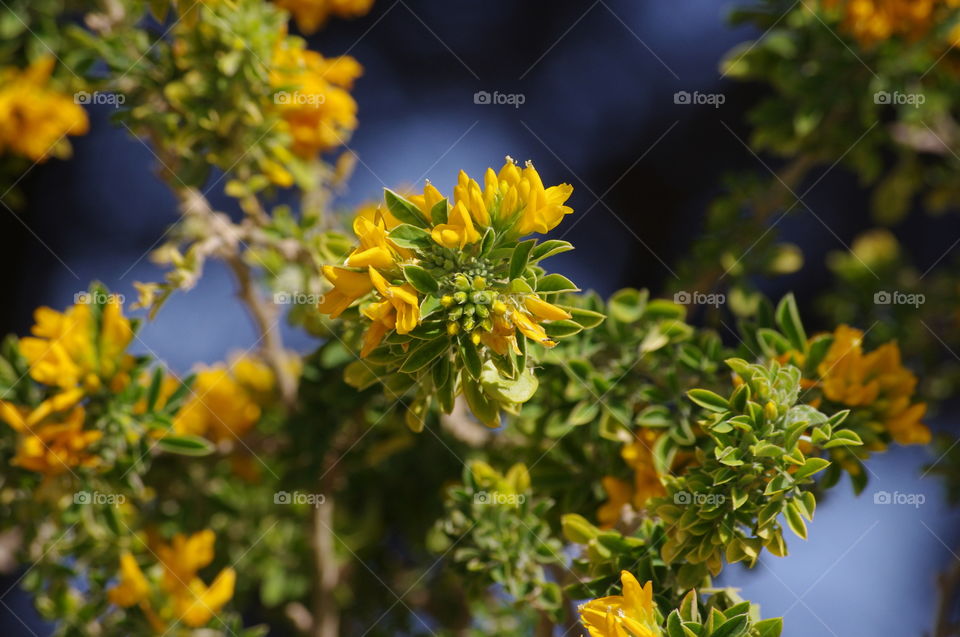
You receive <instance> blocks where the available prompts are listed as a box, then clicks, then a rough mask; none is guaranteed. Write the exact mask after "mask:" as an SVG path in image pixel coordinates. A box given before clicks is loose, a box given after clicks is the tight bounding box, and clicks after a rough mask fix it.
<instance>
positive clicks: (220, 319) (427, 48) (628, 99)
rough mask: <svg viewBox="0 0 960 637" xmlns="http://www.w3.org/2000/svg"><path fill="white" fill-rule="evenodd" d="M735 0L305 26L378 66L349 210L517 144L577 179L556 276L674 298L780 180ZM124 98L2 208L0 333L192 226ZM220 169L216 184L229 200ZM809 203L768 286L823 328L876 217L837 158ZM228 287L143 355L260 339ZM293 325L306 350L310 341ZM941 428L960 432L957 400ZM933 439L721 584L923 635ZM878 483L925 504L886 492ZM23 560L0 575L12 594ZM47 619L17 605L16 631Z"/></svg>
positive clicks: (123, 289)
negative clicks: (781, 551)
mask: <svg viewBox="0 0 960 637" xmlns="http://www.w3.org/2000/svg"><path fill="white" fill-rule="evenodd" d="M731 6H732V5H731V3H729V2H720V1H717V0H699V1H698V2H689V3H676V2H654V1H638V0H597V1H596V2H593V3H592V4H591V3H590V2H589V0H584V1H582V2H556V1H555V0H554V1H552V2H543V1H534V0H527V1H525V2H522V3H520V2H515V1H513V0H486V1H485V2H482V3H480V2H454V3H450V2H439V1H437V0H415V1H414V0H406V1H397V0H378V2H377V4H376V5H375V6H374V9H373V11H372V12H371V13H370V14H369V15H367V16H365V17H363V18H361V19H358V20H354V21H333V22H332V23H331V24H330V25H329V26H328V27H327V28H326V29H324V30H323V31H322V32H321V33H320V34H319V35H318V36H317V37H313V38H310V45H311V48H314V49H317V50H319V51H321V52H322V53H324V54H325V55H339V54H345V53H349V54H350V55H352V56H354V57H356V58H357V59H358V60H359V61H360V62H361V63H362V64H363V66H364V67H365V69H366V70H365V73H364V76H363V78H362V79H361V80H360V81H359V84H358V86H357V88H356V91H355V96H356V98H357V101H358V102H359V104H360V128H359V129H358V131H357V132H356V134H355V135H354V137H353V139H352V140H351V142H350V144H349V146H348V149H349V151H348V152H351V153H353V154H355V155H356V159H357V165H356V171H355V174H354V176H353V178H352V179H351V180H350V182H349V187H348V188H347V189H346V190H345V191H344V192H343V193H341V196H340V199H339V200H338V207H340V208H342V209H343V210H347V209H349V208H351V207H352V206H355V205H357V204H360V203H362V202H365V201H369V200H373V199H377V198H379V197H380V191H381V189H382V188H383V187H384V186H389V187H392V188H397V187H403V186H416V187H417V188H420V187H422V182H423V180H424V179H425V178H426V179H430V180H431V181H432V182H434V183H435V184H437V186H438V187H439V188H440V190H441V191H449V190H450V188H451V187H452V185H453V184H454V183H455V181H456V175H457V171H458V170H460V169H461V168H462V169H465V170H466V171H467V172H468V173H470V174H471V175H475V176H479V175H481V174H482V171H483V170H484V169H485V168H486V167H487V166H493V167H495V168H499V166H500V165H502V163H503V159H504V156H505V155H510V156H512V157H513V158H515V159H517V160H518V161H523V160H527V159H531V160H533V161H534V162H535V163H536V165H537V168H538V169H539V171H540V173H541V175H542V176H543V178H544V181H545V182H546V183H548V184H549V183H559V182H564V181H566V182H569V183H571V184H572V185H573V186H574V195H573V197H572V199H571V201H570V202H569V204H570V205H572V206H573V208H574V210H575V214H574V215H573V216H572V217H570V218H569V219H568V220H567V221H566V222H565V223H564V224H563V225H562V226H561V227H560V228H558V230H557V231H556V233H555V234H556V236H557V237H564V238H566V239H568V240H570V241H572V242H574V243H575V245H576V246H577V250H576V251H575V252H573V253H567V254H564V255H561V256H560V257H556V261H557V263H554V264H553V265H552V268H553V269H554V270H556V271H563V272H565V273H567V274H569V275H570V276H571V278H573V279H574V280H576V281H578V282H579V283H580V284H581V285H582V286H584V287H585V288H593V289H596V290H598V291H599V292H601V293H602V294H605V295H606V294H609V293H610V292H612V291H614V290H616V289H618V288H620V287H623V286H627V285H629V286H635V287H648V288H650V289H651V290H652V291H653V292H654V293H658V292H660V293H666V292H667V291H669V290H670V284H671V280H673V277H674V271H675V270H676V268H677V267H678V264H681V263H682V261H683V258H684V254H685V253H686V251H687V250H688V249H689V246H690V245H691V243H692V241H693V240H694V238H695V237H696V236H697V234H698V232H699V231H700V228H701V221H702V217H703V212H704V209H705V207H706V206H707V205H708V204H709V202H710V201H711V199H712V198H713V197H715V196H716V195H717V194H718V193H719V192H721V187H722V178H723V176H724V174H726V173H728V172H730V171H733V170H750V171H755V172H756V173H757V174H759V175H761V176H762V177H763V178H769V177H770V173H769V169H770V168H775V167H776V166H777V165H778V164H777V162H776V160H775V159H773V158H768V157H763V158H759V157H756V156H755V155H753V153H752V152H751V151H749V150H748V149H747V148H746V146H745V144H744V143H743V141H741V140H744V141H745V140H746V138H747V136H748V128H747V125H746V122H745V121H744V118H743V113H744V110H745V109H746V108H748V107H749V106H750V105H751V104H752V103H754V102H755V101H756V100H757V99H758V97H760V96H761V94H762V87H757V86H750V85H745V84H740V83H736V82H732V81H729V80H725V79H724V78H723V77H722V76H721V72H720V71H719V70H718V61H719V60H720V58H721V57H722V56H723V54H724V53H725V52H726V51H728V50H729V49H730V48H731V47H733V46H734V45H735V44H738V43H740V42H742V41H744V40H749V39H751V38H755V37H756V36H757V35H759V34H758V33H756V32H753V31H751V30H744V29H737V28H733V27H731V26H729V25H728V24H727V22H726V19H725V18H726V15H727V14H728V12H729V10H730V9H731ZM681 91H686V92H688V93H691V94H692V93H693V92H695V91H699V92H700V93H702V94H713V95H720V96H722V99H721V100H714V101H722V102H723V103H722V104H717V105H712V104H684V103H676V102H677V101H678V100H675V94H676V93H678V92H681ZM679 101H682V100H679ZM111 110H112V108H111V107H110V106H95V107H92V109H91V111H90V115H91V123H92V130H91V133H90V134H88V135H86V136H84V137H79V138H76V139H75V140H74V141H73V142H72V143H73V145H74V150H75V157H74V159H73V160H72V161H70V162H60V161H56V160H53V161H50V162H48V163H46V164H43V165H40V166H36V167H34V168H33V169H32V170H31V171H30V172H29V173H27V174H26V175H25V176H24V177H23V180H22V181H21V183H20V186H21V187H22V188H23V190H24V191H25V194H26V197H27V201H28V206H27V207H26V209H24V210H20V211H17V213H16V214H14V213H12V212H10V211H7V210H5V209H0V262H2V266H3V268H4V271H6V272H8V273H9V275H8V276H7V277H5V278H6V285H7V286H8V290H7V294H6V298H7V302H6V303H4V304H3V305H2V306H0V327H2V331H3V332H5V333H6V332H16V333H19V334H23V333H25V332H26V331H27V330H28V329H29V327H30V325H31V323H32V311H33V309H34V308H35V307H37V306H39V305H51V306H53V307H56V308H62V307H64V306H66V305H69V304H71V303H72V302H73V297H74V295H75V294H77V293H78V292H81V291H83V290H85V289H86V287H87V284H88V282H89V281H90V280H94V279H96V280H100V281H102V282H104V283H105V284H106V285H107V286H108V287H109V288H111V289H112V290H113V291H115V292H118V293H121V294H125V295H127V297H128V299H132V298H133V294H134V292H133V288H132V284H133V282H134V281H138V280H139V281H151V280H157V279H159V278H160V277H159V270H158V268H157V267H156V266H154V265H153V264H152V263H151V262H150V260H149V258H148V254H149V251H150V250H151V248H152V247H154V246H156V245H158V244H159V242H160V240H161V237H162V236H163V234H164V231H165V230H166V228H167V227H168V225H169V224H170V223H171V222H172V221H174V219H175V203H174V198H173V196H172V195H171V194H170V193H169V192H168V191H167V189H166V187H165V186H164V185H163V184H162V183H161V182H160V181H159V180H158V179H156V178H155V177H154V176H153V171H154V170H155V168H156V159H155V157H154V156H153V155H152V152H151V150H150V149H149V148H148V147H147V146H146V145H144V144H143V143H141V142H140V141H138V140H136V139H133V138H131V137H130V136H129V135H128V134H127V132H126V131H125V130H123V129H117V128H114V127H112V126H111V124H110V115H111ZM818 176H819V175H815V176H814V179H816V177H818ZM216 180H217V176H214V177H213V178H212V179H211V182H210V184H209V185H208V187H209V189H210V190H209V195H210V197H211V199H212V200H213V202H214V203H215V204H219V205H221V206H222V207H224V208H226V209H229V206H230V203H229V200H228V198H226V197H224V196H223V195H222V193H221V192H220V191H221V189H222V187H223V182H222V181H216ZM802 191H803V190H800V192H802ZM290 200H291V201H293V200H294V197H292V196H291V197H290ZM804 200H805V202H806V203H807V204H808V205H809V207H810V208H811V209H813V210H814V211H816V216H814V215H811V214H809V213H807V212H805V211H802V208H801V207H798V208H796V211H795V212H794V213H793V214H792V215H791V216H789V217H787V218H786V219H784V221H783V222H781V223H780V224H779V225H778V226H777V228H776V232H779V233H780V234H781V235H782V236H783V237H785V238H787V239H788V240H790V241H792V242H794V243H797V244H798V245H800V246H801V247H802V248H803V251H804V253H805V254H806V257H807V260H806V263H807V265H806V266H805V267H804V268H803V269H802V270H801V271H800V272H799V273H797V274H794V275H791V276H789V277H785V278H782V279H780V280H778V281H776V282H775V284H767V285H766V288H765V289H766V291H767V292H768V293H769V294H770V295H772V296H774V297H776V296H779V295H780V294H782V293H784V292H785V291H787V290H788V289H793V290H794V291H796V292H797V294H798V297H799V299H800V302H801V306H802V307H805V309H806V310H807V311H806V312H805V317H806V321H807V322H808V327H810V328H817V327H824V326H825V324H820V325H818V322H817V316H816V314H815V312H814V310H813V308H812V307H811V305H810V301H811V299H812V297H813V293H814V292H815V291H816V290H817V289H818V288H820V287H822V286H823V285H824V281H825V279H826V277H827V270H826V268H825V266H824V265H823V263H824V257H825V255H826V254H827V253H829V252H832V251H836V250H844V249H845V246H848V245H849V244H850V242H851V240H852V238H853V237H854V236H855V235H856V234H858V233H859V232H861V231H862V230H864V229H865V228H868V227H871V226H872V224H871V222H870V220H869V213H868V197H867V195H866V194H865V193H863V192H862V191H861V190H860V188H859V187H858V184H857V183H856V180H855V179H854V178H853V177H851V176H850V175H849V174H845V173H844V171H843V170H841V169H836V170H833V171H830V172H829V174H828V175H827V176H826V177H825V178H824V179H823V180H822V181H820V182H819V183H818V184H817V185H816V187H815V188H814V189H812V191H811V192H810V193H809V194H808V195H807V196H806V197H805V198H804ZM818 217H819V219H818ZM896 232H897V235H898V237H899V238H900V239H901V240H902V241H903V244H904V247H905V249H906V250H907V251H909V252H910V253H911V255H912V256H913V257H914V258H915V259H916V261H917V263H918V266H919V267H920V269H921V271H923V270H926V268H928V267H931V266H934V264H935V263H936V262H937V260H938V258H939V257H940V256H941V255H943V254H944V253H945V252H947V251H948V249H949V248H950V247H951V245H952V244H953V243H954V241H956V240H957V238H958V237H960V222H958V217H956V216H943V217H940V218H931V217H928V216H922V217H919V218H918V217H917V216H916V215H913V216H911V217H909V218H908V220H907V221H906V222H905V223H903V224H902V226H901V227H899V228H897V229H896ZM945 261H946V260H945ZM943 265H944V264H943V263H941V264H940V266H941V267H942V266H943ZM233 293H234V291H233V289H232V282H231V279H230V277H229V273H228V272H227V271H226V270H225V269H223V268H221V267H219V266H217V265H216V264H213V265H211V266H209V267H208V270H207V271H206V273H205V276H204V278H203V279H202V280H201V282H200V284H199V285H198V286H197V287H196V288H195V289H194V290H192V291H191V292H189V293H187V294H180V295H176V296H174V297H173V299H172V300H171V301H170V302H169V303H168V304H167V305H166V306H165V308H164V310H163V311H162V312H161V313H160V315H159V316H158V318H157V320H156V321H155V322H154V323H151V324H149V325H146V326H145V327H144V328H143V331H142V332H141V338H142V343H141V344H140V347H141V348H149V350H151V351H152V352H153V353H155V354H156V355H157V357H158V358H160V359H162V360H164V361H166V363H167V364H168V365H169V366H170V367H171V368H173V369H174V370H176V371H178V372H180V371H185V370H187V369H189V368H190V367H191V366H193V365H194V364H196V363H199V362H213V361H217V360H222V359H223V358H224V357H225V356H226V355H227V354H228V353H230V352H231V351H235V350H238V349H239V350H242V349H245V348H247V347H250V346H251V345H252V344H253V343H254V341H255V337H254V331H253V328H252V325H251V324H250V322H249V321H248V319H247V316H246V315H245V314H244V312H243V309H242V307H241V305H240V304H239V303H238V302H237V301H236V300H235V299H234V296H233ZM861 327H865V326H861ZM287 332H288V333H287V334H286V339H287V343H288V345H289V346H290V347H292V348H295V349H298V350H301V351H308V350H310V349H311V348H313V347H315V346H316V343H315V342H313V341H312V340H311V339H310V338H308V337H306V336H305V335H303V334H302V333H301V332H298V331H294V330H287ZM726 336H730V335H729V334H728V335H726ZM943 355H944V356H955V354H954V353H953V352H950V351H948V349H944V351H943ZM931 424H932V425H933V426H934V428H935V429H939V430H948V429H954V430H955V429H956V425H955V422H954V420H953V419H952V418H951V417H949V415H943V414H941V415H940V416H938V418H937V419H936V420H935V421H934V422H932V423H931ZM930 453H931V452H929V451H925V450H923V449H916V448H909V449H904V448H895V449H893V450H891V451H890V452H889V453H887V454H883V455H878V456H876V457H875V458H874V460H873V461H872V462H871V463H870V465H869V470H870V472H871V474H872V475H871V485H870V487H868V489H867V492H866V493H864V494H863V495H862V496H861V497H859V498H855V497H854V496H853V494H852V490H851V489H850V488H849V485H846V486H845V487H844V486H842V487H841V488H838V489H835V490H834V491H833V492H831V493H830V494H829V497H828V498H827V499H826V500H824V501H823V503H822V505H821V506H820V507H819V509H818V512H817V518H816V521H815V523H814V524H813V525H812V527H811V532H810V540H809V541H808V542H802V541H801V540H798V539H791V541H790V549H791V554H792V555H791V558H790V559H786V560H778V559H776V558H772V557H769V556H768V557H767V558H765V559H764V560H763V561H762V562H761V564H760V565H758V567H757V568H756V569H754V570H753V571H752V572H748V571H746V570H744V569H741V568H739V567H734V568H729V569H727V571H725V573H724V575H723V578H722V583H723V584H725V585H730V586H736V587H739V588H741V589H742V594H743V596H744V597H745V598H748V599H751V600H752V601H754V602H756V603H759V604H760V605H761V606H762V609H763V614H764V616H767V617H772V616H778V615H784V616H785V630H784V635H785V636H786V637H801V636H803V637H808V636H811V635H833V636H835V637H839V636H841V635H842V636H843V637H859V636H866V635H877V634H888V635H922V634H925V633H926V632H929V629H930V626H931V625H932V619H933V616H934V612H935V603H936V595H935V590H936V582H935V577H936V573H937V572H938V571H939V570H941V569H942V568H944V567H945V566H946V565H948V563H949V561H950V560H952V559H960V558H957V556H955V555H952V553H951V549H950V548H949V547H953V546H956V545H957V542H958V541H960V533H958V532H957V531H958V529H960V525H958V524H957V521H958V520H960V515H958V513H957V512H955V511H950V510H948V509H947V508H946V506H945V505H944V504H943V501H944V498H943V495H942V493H941V485H940V483H939V482H938V481H937V480H936V479H935V478H934V477H933V476H927V478H928V479H926V480H922V481H921V476H922V474H923V473H924V471H925V468H924V467H925V466H926V465H929V464H930V463H931V462H933V461H934V460H935V458H933V457H931V455H930ZM879 491H887V492H890V493H894V492H900V493H911V494H922V495H923V499H924V500H925V501H924V502H923V503H922V504H921V505H919V506H916V507H914V506H905V505H883V504H877V503H875V501H874V494H875V493H876V492H879ZM21 575H22V571H21V572H18V573H15V574H14V575H12V576H8V577H5V578H2V579H0V591H8V589H10V588H11V587H13V586H14V584H15V583H16V581H17V579H18V578H19V577H20V576H21ZM0 600H2V601H3V603H4V606H9V609H12V610H13V612H15V613H16V615H18V616H19V617H21V618H26V622H27V623H30V620H29V618H31V617H35V615H34V614H33V613H32V611H31V610H30V603H29V601H28V600H27V599H25V598H23V597H22V596H19V595H18V593H17V592H16V591H15V590H13V591H8V592H7V593H6V594H3V597H0ZM47 632H48V629H47V628H45V627H44V626H43V625H42V624H40V623H39V622H35V623H33V624H32V625H29V626H28V625H27V624H25V623H23V622H22V621H21V620H19V619H16V618H15V617H14V616H13V614H11V613H10V612H9V611H8V609H7V608H4V607H0V634H2V635H10V636H11V637H19V636H20V635H44V634H46V633H47Z"/></svg>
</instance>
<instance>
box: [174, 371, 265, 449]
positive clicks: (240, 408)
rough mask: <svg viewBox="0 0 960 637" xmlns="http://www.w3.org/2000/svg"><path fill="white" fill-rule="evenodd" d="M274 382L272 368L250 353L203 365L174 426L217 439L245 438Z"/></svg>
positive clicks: (215, 440) (182, 431)
mask: <svg viewBox="0 0 960 637" xmlns="http://www.w3.org/2000/svg"><path fill="white" fill-rule="evenodd" d="M274 384H275V379H274V375H273V372H272V371H271V370H270V368H269V367H267V366H266V365H265V364H264V363H262V362H260V361H258V360H255V359H253V358H249V357H242V358H239V359H237V360H235V361H234V362H233V363H232V364H231V365H230V366H224V365H216V366H214V367H209V368H205V369H202V370H201V371H200V372H198V373H197V376H196V379H195V380H194V382H193V389H192V393H191V398H190V399H189V400H188V401H187V403H186V404H185V405H184V406H183V407H182V408H180V410H179V411H178V412H177V415H176V416H175V417H174V419H173V429H174V431H175V432H176V433H178V434H193V435H197V436H205V437H207V438H209V439H211V440H213V441H214V442H219V441H222V440H233V439H234V438H241V437H243V436H244V435H245V434H246V433H247V432H248V431H249V430H250V429H251V428H252V427H253V426H254V425H256V424H257V422H258V421H259V420H260V415H261V412H262V410H261V404H260V403H261V402H262V401H263V400H264V399H266V397H267V396H268V395H269V393H270V392H271V391H272V390H273V387H274Z"/></svg>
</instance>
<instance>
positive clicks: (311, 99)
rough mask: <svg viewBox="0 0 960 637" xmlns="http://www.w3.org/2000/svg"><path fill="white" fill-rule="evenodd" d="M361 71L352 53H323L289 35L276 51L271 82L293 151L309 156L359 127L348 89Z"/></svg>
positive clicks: (355, 107)
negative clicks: (328, 55) (338, 54)
mask: <svg viewBox="0 0 960 637" xmlns="http://www.w3.org/2000/svg"><path fill="white" fill-rule="evenodd" d="M362 73H363V67H361V66H360V64H359V63H358V62H357V61H356V60H355V59H354V58H352V57H350V56H342V57H336V58H325V57H323V56H322V55H320V54H319V53H317V52H316V51H310V50H308V49H306V48H304V46H303V43H302V42H295V41H294V42H291V39H289V38H287V39H284V41H283V44H282V45H281V46H280V47H278V48H277V49H276V50H275V51H274V59H273V67H272V69H271V71H270V83H271V85H272V86H273V87H274V89H275V90H276V91H277V92H276V93H275V95H274V102H275V104H276V107H277V109H278V110H279V112H280V115H281V117H282V118H283V120H284V125H285V126H286V128H287V130H288V131H289V133H290V135H291V136H292V137H293V147H292V149H291V150H293V152H294V153H295V154H297V155H299V156H300V157H302V158H304V159H311V158H313V157H314V156H315V155H316V154H317V153H320V152H324V151H327V150H331V149H333V148H336V147H337V146H341V145H343V144H344V143H345V142H346V141H347V139H349V137H350V134H351V133H352V132H353V131H354V129H356V127H357V103H356V101H355V100H354V99H353V97H352V96H351V95H350V92H349V89H350V88H352V86H353V82H354V80H356V79H357V78H358V77H360V75H361V74H362Z"/></svg>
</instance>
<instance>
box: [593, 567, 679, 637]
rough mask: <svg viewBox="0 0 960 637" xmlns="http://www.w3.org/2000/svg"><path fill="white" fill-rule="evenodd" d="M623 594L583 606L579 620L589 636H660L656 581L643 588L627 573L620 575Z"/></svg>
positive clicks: (622, 572)
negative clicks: (654, 592) (654, 585)
mask: <svg viewBox="0 0 960 637" xmlns="http://www.w3.org/2000/svg"><path fill="white" fill-rule="evenodd" d="M620 583H621V585H622V586H623V594H622V595H610V596H608V597H601V598H599V599H595V600H592V601H590V602H587V603H586V604H584V605H583V606H581V607H580V621H581V622H583V625H584V627H585V628H586V629H587V631H589V633H590V637H660V636H661V635H663V632H662V631H661V630H660V626H659V624H658V622H657V615H656V605H655V604H654V602H653V582H647V583H646V584H644V585H643V586H640V582H638V581H637V578H636V577H634V576H633V575H631V574H630V573H629V572H627V571H621V572H620Z"/></svg>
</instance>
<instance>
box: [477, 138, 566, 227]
mask: <svg viewBox="0 0 960 637" xmlns="http://www.w3.org/2000/svg"><path fill="white" fill-rule="evenodd" d="M470 190H472V188H471V189H470ZM572 193H573V186H571V185H570V184H560V185H559V186H551V187H550V188H544V187H543V181H542V180H541V179H540V173H538V172H537V169H536V168H534V167H533V164H532V163H531V162H527V164H526V166H525V167H524V168H523V170H521V169H520V167H519V166H517V164H516V162H514V161H513V159H511V158H510V157H507V161H506V163H505V164H504V165H503V168H501V169H500V172H499V173H494V172H493V170H492V169H487V172H486V175H485V176H484V192H483V202H484V204H485V206H486V208H487V209H490V210H492V209H496V210H497V217H498V218H499V219H500V220H502V221H510V220H512V219H514V218H516V226H515V231H516V232H517V234H519V235H520V236H524V235H528V234H531V233H533V232H538V233H540V234H545V233H547V232H549V231H550V230H553V229H554V228H555V227H557V225H558V224H559V223H560V222H561V221H562V220H563V217H564V216H566V215H568V214H570V213H571V212H573V209H572V208H570V207H569V206H565V205H564V203H565V202H566V201H567V199H569V198H570V195H571V194H572ZM471 201H473V196H472V195H471Z"/></svg>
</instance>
